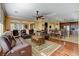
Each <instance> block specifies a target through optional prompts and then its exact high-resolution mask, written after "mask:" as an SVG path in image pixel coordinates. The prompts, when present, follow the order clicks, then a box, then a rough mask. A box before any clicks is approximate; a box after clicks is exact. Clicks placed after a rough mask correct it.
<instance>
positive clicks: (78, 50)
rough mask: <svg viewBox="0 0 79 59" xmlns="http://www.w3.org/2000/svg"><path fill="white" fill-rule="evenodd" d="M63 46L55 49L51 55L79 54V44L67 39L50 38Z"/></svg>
mask: <svg viewBox="0 0 79 59" xmlns="http://www.w3.org/2000/svg"><path fill="white" fill-rule="evenodd" d="M50 41H52V42H55V43H57V44H61V45H62V46H61V47H60V48H59V49H58V50H57V51H55V52H54V53H53V54H51V56H79V45H78V44H75V43H71V42H67V41H62V40H57V39H52V40H50Z"/></svg>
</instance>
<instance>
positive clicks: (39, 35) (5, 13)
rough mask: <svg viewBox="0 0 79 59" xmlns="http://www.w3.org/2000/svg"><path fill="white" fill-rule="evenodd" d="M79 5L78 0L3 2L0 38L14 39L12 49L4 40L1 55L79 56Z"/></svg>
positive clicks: (0, 50) (0, 8)
mask: <svg viewBox="0 0 79 59" xmlns="http://www.w3.org/2000/svg"><path fill="white" fill-rule="evenodd" d="M51 5H52V8H51V7H50V6H51ZM78 6H79V4H77V3H72V4H69V3H61V4H59V3H55V4H54V3H28V4H27V3H24V4H22V3H19V4H18V3H1V4H0V36H1V37H0V41H1V42H3V40H1V39H2V38H6V37H5V36H7V35H8V36H10V35H11V37H10V38H9V40H10V41H12V39H13V40H14V41H12V42H13V43H12V42H10V44H9V45H12V46H11V47H10V48H9V49H8V48H7V47H6V45H5V44H4V43H0V46H1V47H0V48H1V49H0V55H2V56H78V55H79V53H78V50H79V48H78V45H79V40H78V32H79V24H78V22H79V19H78V13H77V12H78V11H79V9H78ZM64 9H65V10H64ZM9 10H10V11H9ZM11 38H12V39H11ZM4 40H7V39H4ZM15 41H16V42H15ZM9 45H8V46H9ZM5 47H6V48H5ZM6 50H7V51H6Z"/></svg>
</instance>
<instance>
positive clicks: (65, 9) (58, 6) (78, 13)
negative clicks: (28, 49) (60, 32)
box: [2, 3, 79, 21]
mask: <svg viewBox="0 0 79 59" xmlns="http://www.w3.org/2000/svg"><path fill="white" fill-rule="evenodd" d="M2 6H3V9H5V13H6V14H7V15H8V16H16V17H24V18H27V19H35V16H36V11H37V10H38V11H39V14H40V15H43V16H44V17H45V19H46V20H49V21H51V20H59V21H63V20H64V19H68V20H72V19H78V18H79V4H78V3H28V4H27V3H23V4H22V3H5V4H2Z"/></svg>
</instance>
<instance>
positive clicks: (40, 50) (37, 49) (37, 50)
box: [26, 39, 61, 56]
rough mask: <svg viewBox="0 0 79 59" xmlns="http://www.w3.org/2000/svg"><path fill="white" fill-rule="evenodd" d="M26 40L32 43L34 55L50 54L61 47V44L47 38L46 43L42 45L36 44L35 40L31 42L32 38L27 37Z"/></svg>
mask: <svg viewBox="0 0 79 59" xmlns="http://www.w3.org/2000/svg"><path fill="white" fill-rule="evenodd" d="M26 41H27V42H28V43H30V44H31V45H32V55H33V56H50V55H51V54H52V53H53V52H55V51H56V50H57V49H58V48H59V47H61V45H59V44H56V43H54V42H50V41H47V40H46V41H45V44H42V45H40V46H38V45H36V44H35V43H34V42H31V40H30V39H27V40H26Z"/></svg>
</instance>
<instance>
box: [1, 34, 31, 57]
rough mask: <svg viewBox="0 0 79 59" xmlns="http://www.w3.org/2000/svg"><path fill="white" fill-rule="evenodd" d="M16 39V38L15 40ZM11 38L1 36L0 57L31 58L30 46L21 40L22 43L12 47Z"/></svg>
mask: <svg viewBox="0 0 79 59" xmlns="http://www.w3.org/2000/svg"><path fill="white" fill-rule="evenodd" d="M17 39H18V38H17ZM12 40H13V38H12V36H10V35H6V34H4V35H2V36H1V37H0V55H1V56H31V55H32V47H31V45H30V44H28V43H27V42H25V41H24V40H23V39H21V41H22V43H18V44H15V45H13V46H12Z"/></svg>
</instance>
